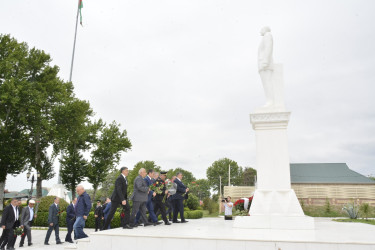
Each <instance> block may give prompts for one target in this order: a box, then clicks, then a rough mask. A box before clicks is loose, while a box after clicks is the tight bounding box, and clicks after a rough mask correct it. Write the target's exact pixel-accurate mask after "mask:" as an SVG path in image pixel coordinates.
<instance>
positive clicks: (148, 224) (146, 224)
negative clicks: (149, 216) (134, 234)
mask: <svg viewBox="0 0 375 250" xmlns="http://www.w3.org/2000/svg"><path fill="white" fill-rule="evenodd" d="M151 225H154V223H145V225H144V226H145V227H148V226H151Z"/></svg>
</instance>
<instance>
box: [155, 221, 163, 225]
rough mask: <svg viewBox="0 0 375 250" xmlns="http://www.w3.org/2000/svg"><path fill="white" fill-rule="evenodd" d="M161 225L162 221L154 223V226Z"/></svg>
mask: <svg viewBox="0 0 375 250" xmlns="http://www.w3.org/2000/svg"><path fill="white" fill-rule="evenodd" d="M160 224H163V222H161V221H157V222H154V226H157V225H160Z"/></svg>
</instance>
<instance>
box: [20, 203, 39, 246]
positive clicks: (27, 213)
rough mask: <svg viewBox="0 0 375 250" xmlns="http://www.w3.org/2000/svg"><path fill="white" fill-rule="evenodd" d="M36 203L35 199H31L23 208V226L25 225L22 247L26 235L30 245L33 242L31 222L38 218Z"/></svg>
mask: <svg viewBox="0 0 375 250" xmlns="http://www.w3.org/2000/svg"><path fill="white" fill-rule="evenodd" d="M34 205H35V201H34V200H30V201H29V205H28V206H27V207H24V208H23V209H22V215H21V227H23V235H22V236H21V241H20V247H23V244H24V242H25V237H26V236H27V242H28V246H31V245H32V244H33V243H32V242H31V223H32V221H33V219H34V218H36V215H35V213H34Z"/></svg>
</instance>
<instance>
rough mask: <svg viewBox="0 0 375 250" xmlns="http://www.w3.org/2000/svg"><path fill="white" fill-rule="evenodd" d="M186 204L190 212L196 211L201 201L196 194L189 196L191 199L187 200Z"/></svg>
mask: <svg viewBox="0 0 375 250" xmlns="http://www.w3.org/2000/svg"><path fill="white" fill-rule="evenodd" d="M186 204H187V206H188V208H189V209H190V210H196V209H197V207H198V206H199V199H198V197H197V196H195V195H194V194H189V198H188V199H187V200H186Z"/></svg>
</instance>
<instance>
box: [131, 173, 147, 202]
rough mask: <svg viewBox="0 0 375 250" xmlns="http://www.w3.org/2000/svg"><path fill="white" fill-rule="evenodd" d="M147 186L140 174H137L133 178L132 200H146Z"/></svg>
mask: <svg viewBox="0 0 375 250" xmlns="http://www.w3.org/2000/svg"><path fill="white" fill-rule="evenodd" d="M148 190H149V187H148V186H147V183H146V182H145V180H143V178H142V176H140V175H138V176H137V177H136V178H135V180H134V191H133V195H132V200H133V201H139V202H146V201H147V198H148Z"/></svg>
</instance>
